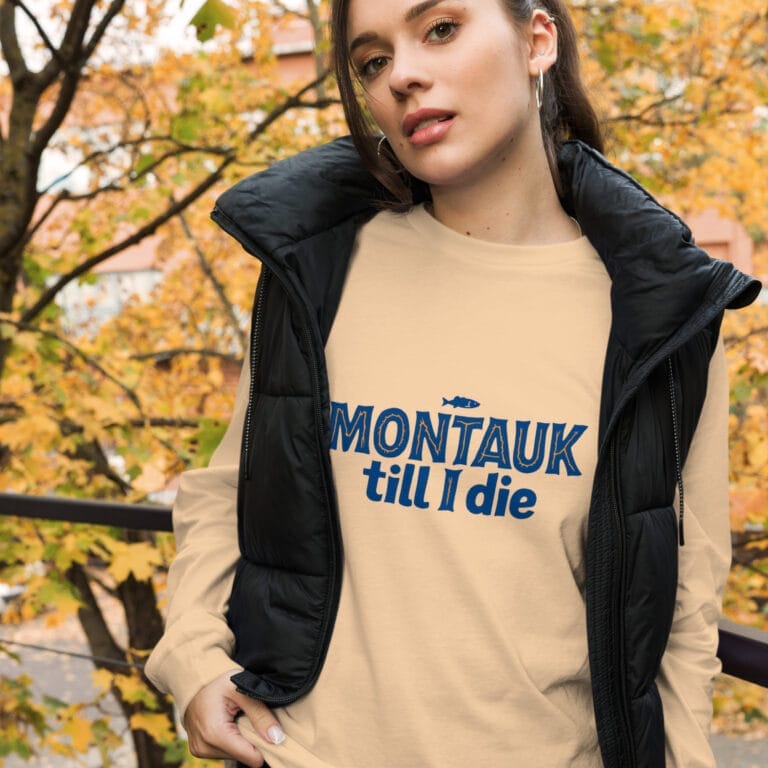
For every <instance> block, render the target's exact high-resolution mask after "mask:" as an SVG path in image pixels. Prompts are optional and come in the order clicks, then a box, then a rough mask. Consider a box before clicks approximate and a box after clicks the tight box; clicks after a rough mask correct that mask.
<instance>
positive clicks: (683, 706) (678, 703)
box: [657, 340, 731, 768]
mask: <svg viewBox="0 0 768 768" xmlns="http://www.w3.org/2000/svg"><path fill="white" fill-rule="evenodd" d="M683 483H684V487H685V511H684V516H685V546H683V547H681V548H680V549H679V574H678V587H677V601H676V604H675V614H674V619H673V623H672V632H671V634H670V637H669V641H668V643H667V648H666V651H665V652H664V657H663V659H662V662H661V673H660V675H659V678H658V681H657V682H658V686H659V692H660V694H661V700H662V703H663V706H664V723H665V733H666V756H667V766H668V768H715V758H714V756H713V754H712V750H711V748H710V746H709V730H710V724H711V720H712V693H713V683H714V678H715V676H716V675H717V674H718V673H719V672H720V667H721V665H720V661H719V659H718V658H717V656H716V653H717V643H718V633H717V628H718V621H719V619H720V609H721V603H722V598H723V590H724V588H725V581H726V578H727V576H728V569H729V568H730V564H731V535H730V521H729V516H728V375H727V370H726V364H725V351H724V348H723V343H722V340H721V341H720V342H719V343H718V346H717V349H716V350H715V354H714V355H713V357H712V361H711V363H710V367H709V381H708V386H707V396H706V399H705V401H704V406H703V409H702V412H701V416H700V418H699V423H698V425H697V427H696V432H695V433H694V436H693V440H692V442H691V447H690V450H689V453H688V458H687V461H686V463H685V467H684V468H683Z"/></svg>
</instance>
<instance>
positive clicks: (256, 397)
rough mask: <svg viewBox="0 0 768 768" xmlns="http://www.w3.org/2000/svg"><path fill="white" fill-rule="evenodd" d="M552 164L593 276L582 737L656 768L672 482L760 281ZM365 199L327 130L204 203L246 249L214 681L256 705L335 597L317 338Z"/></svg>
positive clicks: (612, 754) (593, 170) (359, 179)
mask: <svg viewBox="0 0 768 768" xmlns="http://www.w3.org/2000/svg"><path fill="white" fill-rule="evenodd" d="M559 163H560V172H561V177H562V180H563V188H564V190H565V197H564V200H563V204H564V206H565V208H566V209H567V210H568V212H569V213H571V214H572V215H573V216H575V217H576V219H577V220H578V221H579V224H580V225H581V228H582V230H583V232H584V234H586V235H587V236H588V237H589V239H590V241H591V242H592V244H593V245H594V247H595V248H596V250H597V251H598V252H599V254H600V256H601V257H602V259H603V261H604V262H605V265H606V268H607V270H608V272H609V274H610V276H611V278H612V290H611V302H612V313H613V314H612V326H611V331H610V337H609V342H608V347H607V351H606V360H605V372H604V379H603V387H602V396H601V397H602V399H601V412H600V431H599V445H600V447H599V453H598V461H597V469H596V472H595V480H594V486H593V491H592V500H591V505H590V509H589V527H588V546H587V587H586V590H587V594H586V600H587V628H588V638H589V660H590V670H591V676H592V688H593V697H594V707H595V714H596V721H597V727H598V735H599V739H600V748H601V751H602V757H603V762H604V764H605V766H609V767H610V768H632V767H634V766H638V767H641V766H642V767H643V768H646V767H647V768H660V767H661V766H663V765H664V721H663V713H662V706H661V701H660V698H659V694H658V691H657V689H656V684H655V678H656V675H657V673H658V671H659V664H660V661H661V657H662V654H663V653H664V647H665V644H666V641H667V637H668V635H669V631H670V627H671V623H672V616H673V611H674V605H675V593H676V586H677V547H678V522H677V515H676V513H675V510H674V509H673V500H674V495H675V487H676V483H678V482H679V481H680V473H681V469H682V466H683V464H684V462H685V458H686V454H687V452H688V447H689V445H690V442H691V438H692V436H693V433H694V430H695V428H696V423H697V420H698V418H699V413H700V411H701V407H702V404H703V401H704V396H705V392H706V384H707V372H708V366H709V360H710V357H711V355H712V353H713V351H714V347H715V343H716V340H717V336H718V331H719V327H720V322H721V318H722V312H723V310H724V309H725V308H727V307H730V308H737V307H742V306H745V305H747V304H749V303H750V302H752V301H753V300H754V299H755V297H756V296H757V294H758V292H759V290H760V284H759V283H758V282H757V281H755V280H752V279H751V278H749V277H747V276H745V275H743V274H742V273H740V272H738V271H737V270H736V269H735V268H734V267H733V266H732V265H731V264H729V263H727V262H722V261H713V260H711V259H709V257H708V256H707V255H706V254H705V253H703V252H702V251H701V250H699V249H698V248H696V247H695V245H694V244H693V242H692V238H691V233H690V231H689V230H688V228H687V227H686V226H685V225H684V224H683V223H682V222H681V221H680V220H679V219H678V218H677V217H675V216H674V215H673V214H671V213H670V212H669V211H667V210H666V209H664V208H662V207H661V206H660V205H659V204H658V203H657V202H656V201H655V200H653V198H651V197H650V195H648V193H647V192H645V191H644V190H643V189H642V188H641V187H639V186H638V185H637V184H636V183H635V182H634V181H633V180H632V179H631V178H630V177H629V176H626V175H625V174H623V173H621V172H620V171H617V170H616V169H615V168H613V167H612V166H611V165H609V164H608V162H607V161H606V160H605V159H604V158H603V157H602V156H601V155H600V154H599V153H597V152H596V151H594V150H592V149H590V148H589V147H587V146H586V145H584V144H581V143H577V142H571V143H568V144H566V145H565V146H564V147H563V149H562V150H561V153H560V157H559ZM381 195H382V190H381V188H380V187H379V186H378V185H377V183H376V182H375V181H374V180H373V179H372V178H371V176H370V175H369V174H367V173H366V172H365V171H364V170H362V168H361V166H360V163H359V160H358V157H357V154H356V152H355V150H354V148H353V147H352V144H351V142H350V141H349V140H348V139H342V140H339V141H336V142H333V143H331V144H328V145H325V146H323V147H319V148H317V149H313V150H310V151H309V152H305V153H303V154H301V155H298V156H296V157H293V158H291V159H288V160H285V161H283V162H281V163H278V164H276V165H275V166H273V167H272V168H270V169H269V170H267V171H265V172H264V173H261V174H258V175H256V176H253V177H251V178H248V179H246V180H244V181H243V182H241V183H239V184H238V185H236V186H235V187H234V188H233V189H231V190H229V191H228V192H226V193H225V194H224V195H223V196H222V197H221V198H220V199H219V201H218V204H217V206H216V209H215V210H214V213H213V218H214V219H215V220H216V221H217V222H218V223H219V224H220V225H221V226H222V227H223V228H224V229H225V230H226V231H227V232H229V233H230V234H231V235H233V236H234V237H235V238H237V239H238V240H239V241H240V242H241V243H242V245H243V247H244V248H245V249H246V250H247V251H248V252H249V253H251V254H253V255H254V256H256V257H257V258H259V259H260V260H261V261H262V263H263V270H262V277H261V279H260V281H259V288H258V290H257V296H256V301H255V303H254V312H253V326H252V331H251V342H252V347H251V358H250V360H251V392H250V400H249V406H248V412H247V416H246V423H245V427H244V436H243V445H242V452H241V474H240V485H239V498H238V533H239V540H240V550H241V558H240V561H239V564H238V567H237V572H236V577H235V584H234V587H233V592H232V596H231V600H230V605H229V612H228V620H229V623H230V625H231V627H232V629H233V631H234V634H235V636H236V638H237V648H236V660H237V661H238V663H240V664H242V665H243V667H244V668H245V670H246V671H244V672H242V673H240V674H238V675H236V676H235V677H234V678H233V679H234V680H235V682H236V684H237V685H238V687H239V688H240V689H241V690H242V691H244V692H245V693H247V694H249V695H251V696H253V697H255V698H258V699H261V700H262V701H264V702H266V703H267V704H269V705H270V706H281V705H285V704H288V703H290V702H292V701H295V700H296V699H298V698H299V697H300V696H303V695H304V694H306V693H307V692H308V691H309V690H310V688H311V687H312V686H313V685H314V683H315V681H316V680H317V677H318V675H319V674H320V670H321V668H322V665H323V661H324V659H325V655H326V652H327V650H328V645H329V642H330V639H331V634H332V630H333V624H334V619H335V615H336V610H337V607H338V601H339V593H340V587H341V573H342V540H341V532H340V530H339V522H338V514H337V508H336V498H335V493H334V487H333V480H332V477H331V464H330V455H329V424H328V420H329V389H328V381H327V376H326V369H325V364H324V344H325V341H326V339H327V338H328V334H329V331H330V328H331V324H332V323H333V318H334V315H335V313H336V309H337V307H338V304H339V299H340V296H341V291H342V286H343V283H344V277H345V274H346V269H347V264H348V261H349V256H350V254H351V251H352V247H353V243H354V239H355V234H356V232H357V230H358V228H359V227H360V225H361V224H362V223H364V222H365V221H367V220H368V219H369V218H370V217H371V216H372V215H373V214H374V213H375V208H374V207H372V204H371V201H372V200H374V199H376V198H380V197H381ZM542 300H543V301H546V297H545V296H544V297H542ZM723 514H726V512H725V510H723Z"/></svg>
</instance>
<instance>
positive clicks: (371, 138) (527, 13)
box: [331, 0, 603, 209]
mask: <svg viewBox="0 0 768 768" xmlns="http://www.w3.org/2000/svg"><path fill="white" fill-rule="evenodd" d="M498 1H499V2H501V3H502V5H503V6H504V7H505V8H506V9H507V11H508V13H509V14H510V16H511V17H512V19H513V21H514V22H515V23H517V24H519V25H523V24H525V23H526V22H527V21H529V20H530V18H531V16H532V14H533V12H534V11H535V10H539V9H540V10H543V11H546V12H547V13H548V14H549V15H550V16H551V17H552V19H553V20H554V22H555V24H556V26H557V32H558V35H557V62H556V63H555V65H554V66H553V67H552V68H551V69H550V70H549V71H548V72H547V73H546V74H545V75H544V80H545V87H544V103H543V104H542V106H541V111H540V116H541V132H542V135H543V138H544V148H545V150H546V153H547V160H548V161H549V167H550V170H551V171H552V177H553V178H554V180H555V185H556V187H557V188H558V190H559V189H560V183H559V175H558V172H557V152H558V150H559V148H560V146H561V145H562V143H563V142H564V141H566V140H568V139H580V140H581V141H584V142H586V143H587V144H590V145H591V146H593V147H594V148H595V149H598V150H600V151H601V152H602V151H603V134H602V130H601V128H600V122H599V120H598V118H597V114H596V113H595V110H594V108H593V106H592V104H591V103H590V100H589V97H588V96H587V92H586V89H585V87H584V84H583V82H582V80H581V73H580V66H579V51H578V42H577V39H576V29H575V28H574V26H573V21H572V19H571V16H570V14H569V12H568V9H567V8H566V6H565V3H564V2H563V0H498ZM349 2H350V0H333V3H332V10H331V36H332V39H333V43H334V46H333V58H334V66H335V70H336V78H337V81H338V85H339V92H340V95H341V101H342V104H343V105H344V114H345V115H346V118H347V124H348V125H349V130H350V133H351V134H352V140H353V141H354V143H355V146H356V147H357V151H358V152H359V153H360V157H361V158H362V160H363V163H364V165H365V166H366V167H367V168H368V170H370V171H371V173H372V174H373V175H374V176H375V177H376V178H377V179H378V180H379V181H380V182H381V183H382V184H383V185H384V187H386V189H387V190H388V191H389V192H390V193H392V195H393V196H394V197H395V200H396V201H397V202H396V203H395V204H394V205H393V206H392V207H395V208H399V209H407V208H408V207H409V206H410V205H412V203H413V188H414V185H415V184H418V183H419V182H418V181H417V180H415V179H414V178H413V177H412V176H411V175H410V174H409V173H408V172H407V171H406V170H405V169H404V168H403V167H402V166H401V165H400V163H399V161H398V160H397V158H396V157H395V155H394V153H393V152H392V150H391V148H389V146H388V142H385V143H384V145H383V146H382V148H381V152H379V147H378V146H377V145H378V139H379V137H377V136H375V135H374V131H375V130H376V129H375V125H374V124H373V122H372V120H371V118H370V116H369V115H368V114H367V112H366V111H365V110H364V109H363V107H362V106H361V104H360V101H359V99H358V94H357V90H356V87H355V81H354V80H353V75H352V71H351V70H352V68H351V66H350V61H349V55H348V53H347V46H348V41H349V34H348V23H347V22H348V16H349Z"/></svg>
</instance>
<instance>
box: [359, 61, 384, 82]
mask: <svg viewBox="0 0 768 768" xmlns="http://www.w3.org/2000/svg"><path fill="white" fill-rule="evenodd" d="M386 66H387V57H386V56H374V57H373V58H371V59H368V61H365V62H363V64H362V65H361V66H360V69H359V70H358V71H359V72H360V76H361V77H367V78H371V77H375V76H376V75H378V74H379V72H381V70H382V69H384V67H386Z"/></svg>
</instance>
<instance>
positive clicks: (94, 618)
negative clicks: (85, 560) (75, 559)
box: [66, 563, 127, 669]
mask: <svg viewBox="0 0 768 768" xmlns="http://www.w3.org/2000/svg"><path fill="white" fill-rule="evenodd" d="M66 578H67V580H68V581H69V582H70V584H72V586H74V587H75V589H76V590H77V592H78V594H79V595H80V600H81V601H82V605H81V606H80V607H79V608H78V609H77V615H78V618H79V619H80V624H81V625H82V627H83V631H84V632H85V636H86V638H87V639H88V647H89V648H90V649H91V653H92V654H93V655H94V656H98V657H99V658H104V659H113V660H114V661H126V660H127V658H126V654H125V651H124V650H123V649H122V648H121V647H120V646H119V645H118V644H117V642H116V641H115V638H114V637H113V636H112V632H111V631H110V629H109V626H108V625H107V622H106V620H105V619H104V614H103V613H102V612H101V608H100V607H99V604H98V602H97V600H96V597H95V595H94V594H93V590H92V589H91V585H90V584H89V583H88V576H87V574H86V572H85V569H84V568H83V566H82V565H79V564H77V563H74V564H72V565H71V566H70V567H69V569H68V570H67V572H66ZM94 663H95V665H96V666H97V667H103V668H106V669H109V668H110V667H109V666H107V665H106V664H103V663H100V662H98V661H95V662H94Z"/></svg>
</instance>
